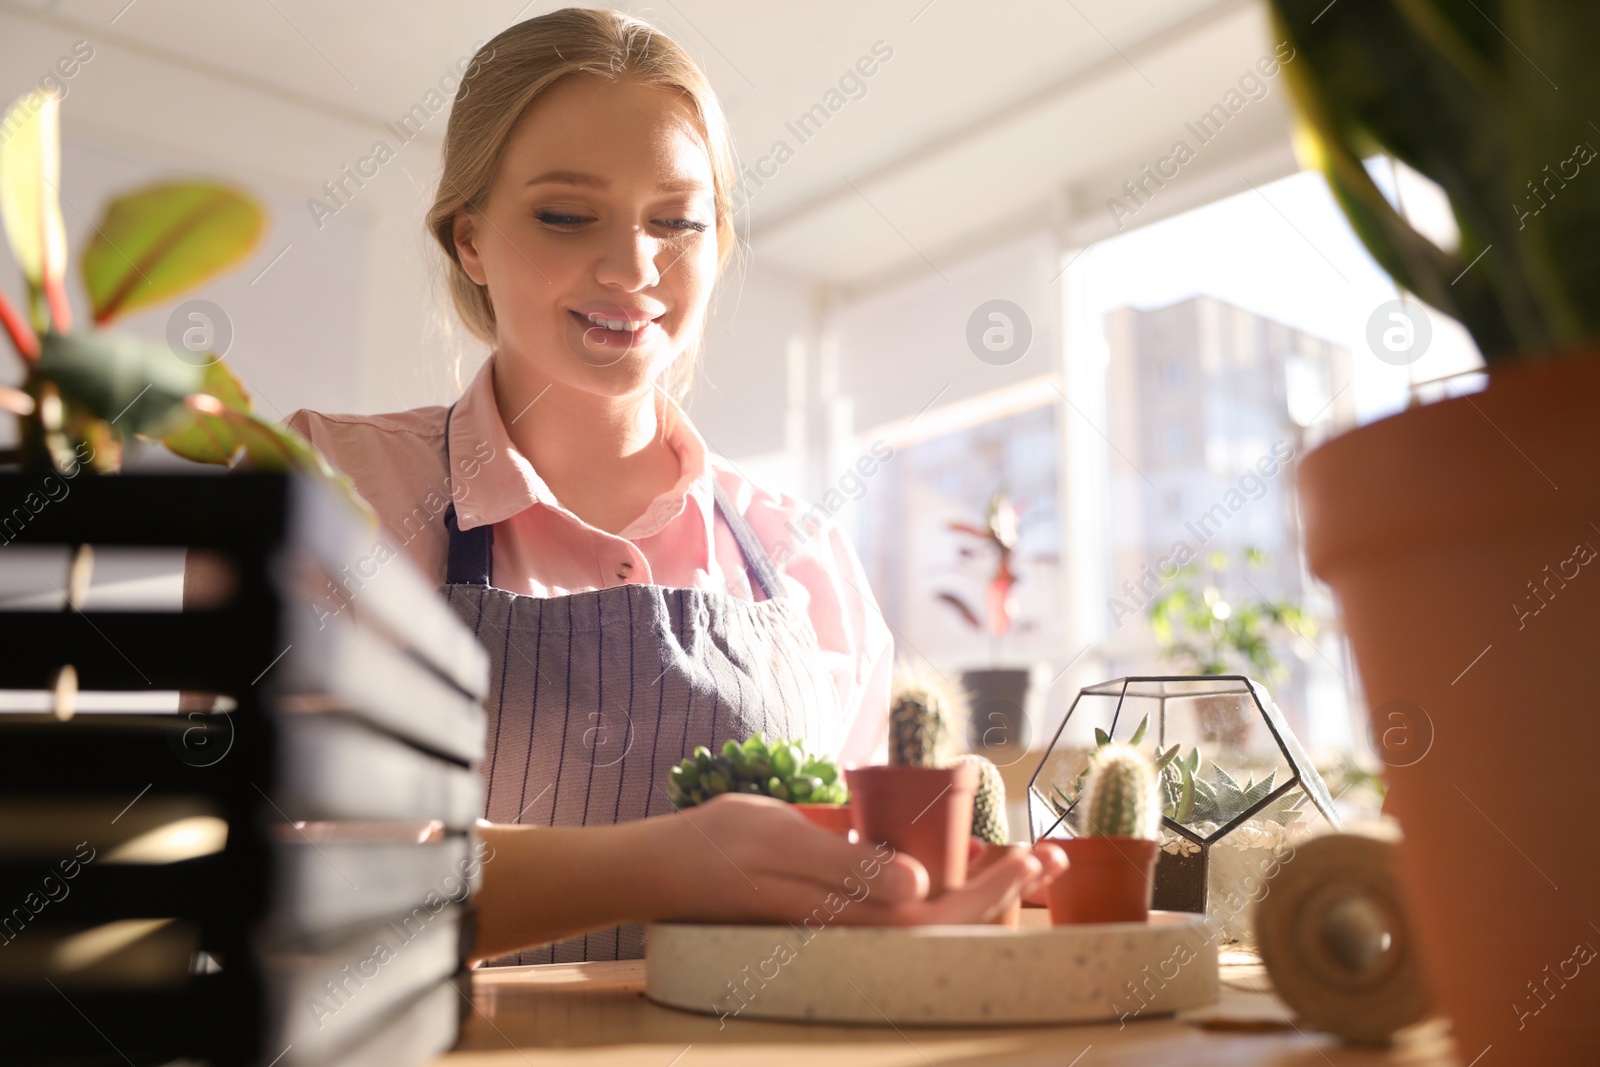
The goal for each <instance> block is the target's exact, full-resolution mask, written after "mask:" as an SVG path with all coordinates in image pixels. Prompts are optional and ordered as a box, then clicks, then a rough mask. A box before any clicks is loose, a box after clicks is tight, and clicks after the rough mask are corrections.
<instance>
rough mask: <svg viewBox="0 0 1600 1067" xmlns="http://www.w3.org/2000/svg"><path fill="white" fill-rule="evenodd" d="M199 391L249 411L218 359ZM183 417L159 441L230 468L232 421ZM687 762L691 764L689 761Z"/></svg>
mask: <svg viewBox="0 0 1600 1067" xmlns="http://www.w3.org/2000/svg"><path fill="white" fill-rule="evenodd" d="M200 392H202V393H205V394H206V395H208V396H211V397H214V398H216V400H217V401H218V402H219V403H221V404H222V406H223V407H224V408H227V409H228V410H230V411H238V412H246V413H248V412H249V411H250V394H249V393H247V392H245V389H244V384H243V383H242V382H240V381H239V379H238V378H236V377H234V375H233V372H232V371H231V370H229V369H228V366H227V364H225V363H223V362H222V361H221V360H220V359H219V360H216V361H214V362H212V363H211V364H209V365H207V366H206V368H205V370H204V374H203V377H202V381H201V384H200ZM185 416H186V417H185V419H184V420H183V422H182V423H181V424H180V425H179V426H178V428H177V429H174V430H172V431H171V432H170V433H168V434H167V435H166V436H165V437H163V438H162V439H161V440H162V443H164V444H165V445H166V446H167V447H168V448H169V449H171V450H172V451H173V452H175V453H177V454H178V455H180V456H182V457H183V458H184V459H192V460H194V461H195V462H196V463H216V464H220V465H222V466H224V467H231V466H232V465H233V463H234V461H235V460H236V459H238V456H239V452H240V450H241V449H243V448H244V441H243V440H242V439H241V437H240V435H239V433H238V431H237V430H236V429H235V427H234V425H233V423H232V422H231V421H230V420H229V419H228V418H227V417H226V416H225V415H208V414H205V413H203V412H201V411H198V410H195V409H194V408H193V407H192V406H190V407H186V408H185ZM686 762H688V763H689V765H690V766H693V763H692V761H686Z"/></svg>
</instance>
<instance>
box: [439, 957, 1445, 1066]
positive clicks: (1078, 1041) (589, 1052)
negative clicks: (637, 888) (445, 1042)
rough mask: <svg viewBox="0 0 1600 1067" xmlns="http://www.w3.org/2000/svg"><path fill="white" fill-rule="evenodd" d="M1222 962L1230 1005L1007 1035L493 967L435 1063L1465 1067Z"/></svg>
mask: <svg viewBox="0 0 1600 1067" xmlns="http://www.w3.org/2000/svg"><path fill="white" fill-rule="evenodd" d="M1229 959H1231V957H1229V958H1228V959H1225V961H1224V966H1223V968H1222V978H1223V983H1224V991H1223V996H1222V999H1221V1001H1220V1002H1219V1003H1218V1004H1217V1005H1215V1006H1214V1007H1212V1008H1208V1009H1206V1010H1205V1011H1203V1012H1197V1013H1190V1015H1189V1016H1186V1017H1185V1019H1184V1020H1183V1021H1179V1020H1177V1019H1174V1018H1170V1017H1169V1018H1165V1019H1144V1020H1140V1021H1137V1022H1135V1021H1130V1022H1129V1023H1128V1024H1127V1025H1126V1026H1125V1027H1123V1028H1120V1029H1119V1027H1118V1025H1117V1024H1116V1023H1108V1024H1104V1025H1094V1026H1081V1025H1080V1026H1032V1027H1011V1028H1005V1029H972V1028H960V1029H958V1028H933V1027H909V1026H906V1027H900V1028H898V1029H896V1028H895V1027H892V1026H887V1025H886V1026H830V1025H820V1024H801V1023H784V1022H764V1021H760V1020H749V1019H731V1018H730V1019H728V1020H726V1021H725V1022H723V1021H719V1020H718V1019H717V1018H716V1017H715V1016H713V1015H696V1014H691V1013H689V1012H683V1011H677V1010H675V1009H672V1008H664V1007H661V1006H660V1005H658V1004H653V1003H651V1002H650V1001H648V1000H646V999H645V997H644V963H643V961H640V960H629V961H624V962H621V963H610V962H601V963H576V964H557V965H554V966H544V967H492V968H486V969H480V970H478V971H477V972H475V974H474V975H473V986H472V993H473V1007H474V1009H475V1010H474V1011H473V1013H472V1016H471V1018H470V1020H469V1021H468V1022H467V1025H466V1028H465V1030H464V1032H463V1034H462V1039H461V1042H460V1044H459V1046H458V1047H457V1050H456V1051H454V1052H452V1053H450V1054H448V1055H446V1056H444V1057H442V1058H441V1059H439V1060H437V1061H436V1067H469V1065H483V1067H487V1065H490V1064H493V1065H496V1067H517V1065H522V1067H527V1065H545V1064H583V1065H593V1064H638V1065H640V1067H700V1065H702V1064H740V1065H750V1064H756V1065H759V1067H783V1065H787V1064H795V1065H804V1067H822V1065H827V1067H832V1065H834V1064H870V1065H880V1064H881V1065H885V1067H889V1065H893V1067H931V1065H933V1064H961V1065H963V1067H968V1065H970V1067H978V1065H980V1064H983V1065H987V1064H1039V1065H1041V1067H1043V1065H1049V1067H1102V1065H1105V1067H1111V1065H1117V1064H1126V1065H1133V1064H1138V1065H1140V1067H1165V1065H1173V1067H1176V1065H1178V1064H1182V1065H1183V1067H1206V1065H1216V1067H1266V1065H1269V1064H1270V1065H1272V1067H1378V1065H1401V1064H1403V1065H1405V1067H1458V1061H1456V1060H1455V1059H1454V1058H1453V1057H1452V1053H1451V1049H1450V1044H1449V1041H1448V1040H1447V1039H1446V1038H1445V1037H1444V1036H1443V1028H1442V1026H1440V1025H1438V1024H1423V1025H1422V1026H1419V1027H1416V1028H1414V1030H1413V1032H1411V1033H1409V1034H1407V1035H1406V1039H1405V1040H1403V1041H1401V1042H1399V1043H1398V1044H1397V1045H1396V1046H1395V1047H1394V1048H1391V1049H1386V1050H1370V1049H1354V1048H1346V1047H1342V1046H1341V1045H1340V1044H1339V1043H1338V1042H1337V1041H1336V1040H1335V1039H1333V1038H1331V1037H1328V1036H1326V1035H1322V1034H1313V1033H1307V1032H1303V1031H1300V1030H1297V1029H1295V1028H1294V1026H1293V1024H1292V1023H1291V1022H1290V1020H1289V1018H1288V1016H1287V1015H1286V1013H1285V1011H1284V1009H1283V1007H1282V1006H1281V1004H1279V1002H1278V1001H1277V1000H1276V998H1274V997H1272V996H1271V995H1270V994H1267V993H1263V992H1260V990H1262V989H1264V988H1265V975H1264V974H1263V973H1262V971H1261V969H1260V967H1259V966H1257V965H1254V964H1251V963H1248V962H1229Z"/></svg>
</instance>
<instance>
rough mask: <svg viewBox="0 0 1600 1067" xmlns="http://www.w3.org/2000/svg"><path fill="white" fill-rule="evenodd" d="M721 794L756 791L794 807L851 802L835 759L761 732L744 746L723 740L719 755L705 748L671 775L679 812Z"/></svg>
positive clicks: (669, 779) (671, 794)
mask: <svg viewBox="0 0 1600 1067" xmlns="http://www.w3.org/2000/svg"><path fill="white" fill-rule="evenodd" d="M721 793H754V794H757V795H761V796H769V797H776V798H777V799H779V800H786V801H789V802H790V803H793V804H847V803H849V801H850V791H849V790H848V789H846V788H845V784H844V778H843V776H842V775H840V773H839V767H838V765H837V764H836V763H834V762H833V760H831V759H829V758H828V757H827V756H822V755H818V754H816V753H812V752H808V751H807V750H806V746H805V742H804V741H802V740H798V739H797V740H791V741H784V740H775V741H770V742H769V741H768V740H767V738H766V735H765V734H759V733H758V734H754V735H752V736H751V737H750V738H749V739H747V740H746V741H744V742H743V743H742V744H741V743H740V742H738V741H734V740H731V739H730V740H728V741H725V742H723V745H722V751H721V752H720V753H718V754H716V755H712V753H711V750H710V749H708V748H706V746H704V745H700V746H699V747H697V748H696V749H695V750H694V753H693V754H692V755H690V756H687V757H685V758H684V760H683V762H682V763H679V764H678V765H677V766H676V767H673V768H672V770H671V771H669V772H668V774H667V797H668V799H670V800H671V801H672V806H673V807H674V808H680V809H681V808H691V807H694V806H695V805H696V804H704V803H705V802H706V801H708V800H710V799H711V798H712V797H714V796H717V795H719V794H721Z"/></svg>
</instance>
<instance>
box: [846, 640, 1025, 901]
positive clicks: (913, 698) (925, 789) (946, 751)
mask: <svg viewBox="0 0 1600 1067" xmlns="http://www.w3.org/2000/svg"><path fill="white" fill-rule="evenodd" d="M957 718H958V712H957V700H956V697H955V694H954V693H953V692H952V691H951V689H950V687H949V685H947V684H946V683H945V682H944V681H943V680H942V679H940V678H939V677H938V676H937V675H935V674H934V673H933V672H932V671H929V670H926V669H924V670H918V669H916V668H913V667H911V666H909V665H906V664H902V665H901V667H900V668H899V670H898V671H897V673H896V678H895V683H894V697H893V699H892V700H891V702H890V707H889V730H890V744H889V763H888V764H887V765H884V766H876V767H852V768H849V769H848V770H846V771H845V777H846V779H847V780H848V781H849V783H850V790H851V795H852V797H853V798H854V804H853V807H854V808H855V810H856V820H855V828H856V832H857V833H858V834H859V835H860V836H861V839H862V840H863V841H886V842H888V843H889V844H890V845H891V846H893V847H894V848H895V850H896V851H900V852H905V853H906V854H908V855H910V856H912V857H914V858H915V859H916V860H917V861H918V862H919V863H921V864H922V865H923V866H924V867H926V868H927V870H928V880H929V895H930V896H937V895H938V894H939V893H942V892H943V891H944V890H945V889H947V888H949V889H954V888H958V887H960V886H962V885H964V884H966V878H967V864H968V861H969V858H970V856H971V852H972V844H971V837H972V835H973V834H974V833H977V834H979V835H980V836H981V840H982V842H983V847H982V848H981V849H980V850H979V852H978V858H979V863H978V865H979V867H981V866H983V865H985V864H986V863H987V862H991V860H990V859H989V858H988V851H989V850H990V849H992V848H998V847H1001V846H1003V845H1004V844H1005V842H1006V840H1007V838H1008V836H1009V835H1008V828H1007V826H1006V818H1005V785H1004V782H1003V781H1002V780H1001V778H1000V772H999V770H998V769H997V768H996V767H995V766H994V764H993V763H990V762H989V761H988V760H987V759H984V758H983V757H981V756H977V755H972V754H967V755H962V756H957V755H955V754H954V752H953V746H952V744H951V734H952V732H953V729H954V724H955V722H956V720H957Z"/></svg>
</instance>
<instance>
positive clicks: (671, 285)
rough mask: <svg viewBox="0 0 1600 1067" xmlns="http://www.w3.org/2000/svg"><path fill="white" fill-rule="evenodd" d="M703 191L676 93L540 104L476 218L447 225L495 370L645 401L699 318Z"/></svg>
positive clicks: (582, 80)
mask: <svg viewBox="0 0 1600 1067" xmlns="http://www.w3.org/2000/svg"><path fill="white" fill-rule="evenodd" d="M712 189H713V186H712V176H711V162H710V157H709V154H708V153H707V150H706V145H705V142H704V140H703V139H702V138H701V136H700V133H699V129H698V127H697V125H696V123H695V120H694V113H693V111H692V110H691V109H690V105H689V104H688V103H687V102H686V101H685V99H684V98H683V97H681V96H680V95H679V94H677V93H675V92H672V91H669V90H665V89H658V88H654V87H651V86H647V85H644V84H642V83H639V82H637V81H633V80H623V81H611V80H609V79H605V78H600V77H595V76H590V75H576V76H572V77H569V78H566V79H564V80H562V81H560V82H558V83H556V85H554V86H553V87H551V88H550V89H549V90H547V91H546V92H545V93H544V94H543V95H542V96H541V97H540V98H539V99H538V100H537V101H536V102H535V103H534V104H533V106H532V107H530V108H529V109H528V111H527V112H526V113H525V114H524V115H523V116H522V118H521V120H520V121H519V122H518V123H517V126H516V128H515V129H514V130H513V132H512V134H511V138H510V141H509V142H508V144H507V146H506V152H505V155H504V157H503V159H502V161H501V163H500V169H499V172H498V173H497V174H496V175H495V178H494V180H493V182H492V183H491V184H490V186H489V190H488V195H487V196H486V197H485V198H484V201H483V203H482V206H481V210H480V211H476V212H474V211H470V210H464V211H462V212H461V213H460V214H458V215H457V216H456V220H455V239H456V248H457V251H458V254H459V255H460V258H461V264H462V266H463V268H465V270H466V271H467V274H468V275H469V276H470V277H471V278H472V279H473V281H475V282H477V283H478V284H480V285H487V286H488V288H489V297H490V300H491V301H492V302H493V304H494V310H495V321H496V329H497V334H498V343H499V345H498V347H499V352H500V358H502V359H507V358H509V359H510V360H512V361H514V362H515V363H517V364H519V365H522V366H525V367H526V368H527V369H528V370H530V371H534V372H536V373H535V374H534V375H533V377H534V378H536V379H537V378H543V379H547V380H549V381H550V382H558V383H561V384H563V385H567V386H570V387H573V388H577V389H581V390H584V391H586V392H591V393H597V394H600V395H604V396H628V395H633V394H635V393H640V392H643V391H647V390H648V389H649V388H650V387H651V386H652V385H653V383H654V382H655V380H656V378H657V377H658V376H659V375H660V374H661V372H662V371H664V370H666V368H667V367H669V366H670V365H671V364H672V362H673V361H674V360H675V359H676V358H677V357H678V356H679V355H680V354H681V353H682V352H683V351H684V349H685V347H686V346H687V345H688V344H689V343H690V342H691V341H693V340H694V338H695V337H696V335H697V334H698V333H699V331H700V328H701V324H702V320H703V319H704V316H705V309H706V302H707V300H708V299H709V298H710V294H711V287H712V282H713V280H714V278H715V276H716V269H717V228H716V216H715V213H714V207H713V199H712V197H713V193H712ZM520 399H522V398H520V397H519V398H514V402H515V400H520Z"/></svg>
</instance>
